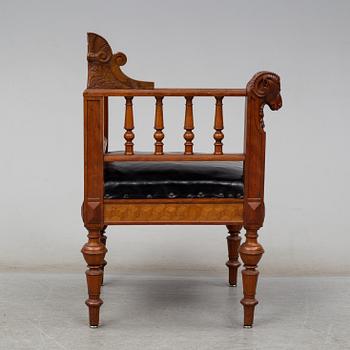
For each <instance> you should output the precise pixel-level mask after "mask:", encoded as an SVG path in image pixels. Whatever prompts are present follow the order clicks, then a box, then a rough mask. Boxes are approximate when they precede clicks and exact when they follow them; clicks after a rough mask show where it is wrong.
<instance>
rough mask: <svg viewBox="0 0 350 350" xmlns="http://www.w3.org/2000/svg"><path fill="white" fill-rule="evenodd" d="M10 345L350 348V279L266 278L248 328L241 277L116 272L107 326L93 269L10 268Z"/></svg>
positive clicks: (2, 307) (0, 328)
mask: <svg viewBox="0 0 350 350" xmlns="http://www.w3.org/2000/svg"><path fill="white" fill-rule="evenodd" d="M0 281H1V282H0V287H1V289H0V311H1V323H0V349H1V350H5V349H6V350H7V349H8V350H17V349H26V350H30V349H35V350H40V349H50V350H56V349H72V350H73V349H74V350H78V349H101V350H102V349H152V350H154V349H186V350H187V349H188V350H190V349H221V350H222V349H238V350H240V349H241V350H243V349H249V350H251V349H269V350H273V349H276V350H277V349H278V350H284V349H293V350H294V349H298V350H303V349H317V350H322V349H332V350H337V349H341V350H344V349H350V330H349V328H350V327H349V326H350V278H349V277H347V278H341V277H329V278H325V277H322V278H316V277H313V278H305V277H304V278H263V277H262V278H261V280H260V283H259V291H258V292H259V294H258V298H259V300H260V301H261V303H260V304H259V305H258V306H257V310H256V311H257V313H256V322H255V327H254V328H253V329H243V328H242V325H241V321H242V309H241V305H240V303H239V300H240V298H241V286H239V287H238V288H229V287H227V286H226V285H225V280H224V279H223V278H222V277H220V278H219V277H215V278H213V277H212V276H205V275H204V274H203V275H202V276H198V275H195V276H186V277H180V276H164V275H158V274H156V273H154V274H151V273H148V274H147V275H144V274H128V275H123V274H112V273H111V272H109V273H108V276H107V278H106V285H105V286H104V287H103V299H104V301H105V304H104V305H103V306H102V309H101V320H102V324H101V327H100V328H98V329H90V328H89V327H88V326H87V309H86V307H85V305H84V303H83V300H84V298H85V296H86V290H85V280H84V276H83V274H59V273H50V274H39V273H18V272H15V273H1V274H0Z"/></svg>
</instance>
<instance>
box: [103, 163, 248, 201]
mask: <svg viewBox="0 0 350 350" xmlns="http://www.w3.org/2000/svg"><path fill="white" fill-rule="evenodd" d="M104 177H105V198H109V199H120V198H243V168H242V163H241V162H226V161H222V162H204V161H196V162H193V161H184V162H163V161H162V162H111V163H105V175H104Z"/></svg>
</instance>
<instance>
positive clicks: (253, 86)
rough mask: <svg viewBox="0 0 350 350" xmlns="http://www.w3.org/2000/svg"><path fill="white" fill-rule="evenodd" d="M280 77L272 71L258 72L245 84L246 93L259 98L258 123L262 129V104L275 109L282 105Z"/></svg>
mask: <svg viewBox="0 0 350 350" xmlns="http://www.w3.org/2000/svg"><path fill="white" fill-rule="evenodd" d="M280 90H281V86H280V77H279V76H278V75H277V74H275V73H272V72H265V71H263V72H259V73H256V74H255V75H254V76H253V78H252V79H251V80H250V81H249V83H248V84H247V91H248V94H252V95H254V96H256V97H257V98H258V99H259V100H260V103H261V104H260V108H259V124H260V127H261V128H262V129H264V126H265V124H264V106H265V104H267V105H268V106H269V107H270V109H271V110H273V111H275V110H278V109H280V108H281V107H282V97H281V95H280Z"/></svg>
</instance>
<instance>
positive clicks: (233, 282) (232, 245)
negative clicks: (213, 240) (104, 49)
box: [226, 225, 242, 287]
mask: <svg viewBox="0 0 350 350" xmlns="http://www.w3.org/2000/svg"><path fill="white" fill-rule="evenodd" d="M241 228H242V225H227V229H228V232H229V234H230V235H229V236H227V237H226V238H227V248H228V261H227V262H226V266H227V267H228V284H229V286H231V287H236V286H237V270H238V268H239V267H240V266H241V263H240V262H239V260H238V256H239V254H238V249H239V246H240V243H241V236H240V233H241Z"/></svg>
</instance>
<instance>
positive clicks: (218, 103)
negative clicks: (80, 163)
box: [82, 33, 282, 327]
mask: <svg viewBox="0 0 350 350" xmlns="http://www.w3.org/2000/svg"><path fill="white" fill-rule="evenodd" d="M87 58H88V88H87V89H86V90H85V91H84V93H83V95H84V202H83V206H82V217H83V221H84V225H85V227H86V229H87V231H88V242H87V243H86V244H85V245H84V246H83V248H82V253H83V255H84V258H85V261H86V263H87V266H88V269H87V271H86V278H87V284H88V299H87V300H86V304H87V306H88V307H89V323H90V326H91V327H97V326H98V325H99V311H100V306H101V305H102V303H103V301H102V300H101V298H100V291H101V286H102V284H103V274H104V268H105V266H106V260H105V255H106V252H107V249H106V235H105V230H106V227H107V225H135V224H138V225H141V224H142V225H149V224H172V225H174V224H191V225H195V224H220V225H226V226H227V229H228V231H229V236H228V237H227V246H228V256H229V260H228V261H227V263H226V265H227V266H228V269H229V284H230V285H232V286H233V285H236V284H237V270H238V268H239V266H240V262H239V256H240V257H241V260H242V262H243V265H244V269H243V271H242V279H243V299H242V300H241V303H242V305H243V308H244V326H245V327H251V326H252V325H253V321H254V310H255V306H256V304H257V303H258V301H257V300H256V298H255V294H256V286H257V280H258V275H259V272H258V270H257V265H258V263H259V261H260V259H261V257H262V255H263V253H264V249H263V247H262V246H261V244H260V243H259V242H258V230H259V229H260V227H262V225H263V221H264V215H265V210H264V176H265V138H266V135H265V130H264V112H263V110H264V106H265V105H266V104H267V105H268V106H269V107H270V108H271V109H272V110H277V109H279V108H280V107H281V106H282V99H281V96H280V79H279V77H278V75H276V74H274V73H271V72H259V73H257V74H255V75H254V76H253V78H252V79H251V80H250V81H249V82H248V84H247V86H246V88H243V89H241V88H240V89H179V88H176V89H169V88H168V89H155V88H154V83H152V82H146V81H138V80H134V79H131V78H129V77H128V76H126V75H125V74H124V73H123V72H122V71H121V69H120V67H121V66H123V65H124V64H125V63H126V56H125V55H124V54H122V53H116V54H113V53H112V50H111V48H110V46H109V44H108V42H107V41H106V40H105V39H104V38H102V37H101V36H99V35H97V34H94V33H89V34H88V57H87ZM115 96H119V97H123V99H125V102H126V104H125V120H124V128H125V133H124V138H125V149H124V151H117V152H114V151H110V150H109V146H108V139H109V134H108V119H109V115H108V102H109V101H108V100H109V98H112V97H114V98H115ZM136 96H144V97H149V98H154V100H155V103H156V105H155V121H154V133H153V138H154V141H155V143H154V151H153V153H152V152H150V153H142V152H137V151H135V149H134V148H135V145H134V139H135V134H134V131H133V130H134V113H133V101H134V99H133V98H134V97H136ZM166 96H182V97H184V98H185V102H186V103H185V113H184V114H185V115H184V129H185V133H184V139H185V145H184V146H185V147H184V149H183V151H182V152H177V153H165V152H164V139H165V138H164V136H165V135H164V133H163V129H164V120H163V103H166V99H164V97H166ZM200 96H202V97H205V96H206V97H212V98H213V103H215V115H214V130H215V132H214V135H213V138H214V149H213V153H210V154H204V153H196V152H195V150H194V148H195V147H194V142H195V140H194V131H193V130H194V115H193V104H194V103H195V101H196V97H200ZM229 96H230V97H244V98H245V101H246V108H245V127H244V152H243V153H237V154H235V153H224V152H223V137H224V134H223V128H224V112H223V104H222V100H223V98H226V97H229ZM136 118H137V116H136ZM151 137H152V136H151ZM114 161H117V162H119V161H120V162H124V161H134V162H138V161H142V162H143V161H243V166H244V199H230V198H206V199H204V198H197V199H195V198H193V199H187V198H184V199H179V198H174V199H169V198H167V199H137V200H136V199H118V200H116V199H114V200H108V199H104V163H105V162H114ZM242 226H244V228H245V230H246V235H245V241H244V243H243V244H242V245H241V244H240V241H241V238H240V230H241V228H242Z"/></svg>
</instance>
